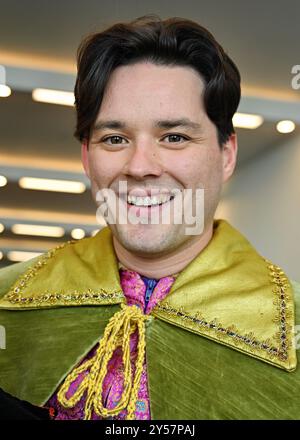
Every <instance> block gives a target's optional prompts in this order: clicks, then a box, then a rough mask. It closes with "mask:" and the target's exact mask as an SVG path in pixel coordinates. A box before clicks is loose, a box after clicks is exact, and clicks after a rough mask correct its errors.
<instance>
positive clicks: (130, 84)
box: [82, 62, 236, 258]
mask: <svg viewBox="0 0 300 440" xmlns="http://www.w3.org/2000/svg"><path fill="white" fill-rule="evenodd" d="M203 89H204V84H203V82H202V79H201V78H200V76H199V75H198V73H197V72H196V71H195V70H193V69H191V68H189V67H181V66H176V67H174V66H172V67H170V66H157V65H154V64H152V63H150V62H140V63H137V64H134V65H130V66H122V67H119V68H117V69H116V70H115V71H114V72H113V74H112V75H111V77H110V80H109V83H108V85H107V88H106V91H105V94H104V98H103V101H102V104H101V108H100V111H99V113H98V116H97V120H96V122H95V125H94V129H93V131H92V133H91V137H90V140H89V143H88V145H86V144H84V145H83V148H82V157H83V164H84V167H85V170H86V173H87V174H88V176H89V178H90V180H91V185H92V193H93V196H94V198H96V194H97V191H99V190H100V189H104V188H109V189H110V190H113V191H114V192H115V193H116V194H118V193H119V182H121V181H123V182H124V181H125V182H126V183H127V189H128V192H129V194H131V195H135V196H136V198H130V203H137V204H140V203H142V201H143V200H144V199H141V198H140V197H139V196H146V195H147V194H148V193H149V192H152V195H153V194H154V193H162V192H163V193H164V194H166V196H167V197H166V199H167V200H168V195H170V194H171V193H172V191H174V190H175V191H177V193H178V194H179V195H180V194H183V192H184V190H187V189H190V190H192V192H193V194H194V195H195V193H196V190H197V189H202V188H204V232H205V231H207V228H209V227H211V225H212V222H213V216H214V212H215V210H216V207H217V204H218V202H219V198H220V192H221V188H222V184H223V182H224V181H226V180H227V179H228V178H229V177H230V175H231V174H232V172H233V169H234V165H235V160H236V142H235V137H234V136H232V137H231V138H230V140H229V141H228V142H227V143H226V144H225V145H224V146H223V148H222V149H221V148H220V146H219V144H218V138H217V130H216V127H215V125H214V124H213V123H212V122H211V121H210V120H209V118H208V116H207V114H206V112H205V109H204V106H203V98H202V93H203ZM111 121H115V122H114V123H113V124H112V123H111ZM116 121H118V122H116ZM174 121H177V122H175V123H174ZM178 121H181V124H180V125H179V124H178ZM173 123H174V126H173ZM97 126H98V128H97ZM145 191H146V192H145ZM179 191H180V193H179ZM120 199H121V203H122V204H123V205H122V206H123V207H125V209H126V210H127V211H128V210H130V209H131V212H134V213H135V214H136V215H137V217H141V218H142V217H144V218H145V217H147V218H148V219H149V218H150V214H151V213H154V210H156V211H155V212H156V214H157V213H159V215H161V214H162V212H163V210H165V209H168V210H169V213H170V214H171V215H170V219H171V221H170V222H169V224H162V221H161V217H160V221H159V223H158V224H151V222H150V221H149V222H148V224H147V223H146V224H141V223H139V224H131V223H130V222H127V224H120V223H118V219H117V221H116V224H111V225H110V228H111V230H112V232H113V234H114V237H115V239H117V240H118V241H119V243H120V244H122V245H123V246H124V247H125V248H126V249H127V250H129V251H131V252H133V253H135V254H137V255H140V256H145V257H150V258H151V257H155V256H156V255H163V254H168V253H171V252H172V253H173V252H174V251H175V252H176V250H177V249H184V248H185V247H186V246H188V245H189V244H190V243H191V242H194V241H195V240H197V239H199V236H195V235H187V233H186V228H187V225H186V224H185V222H184V221H183V222H181V224H175V222H174V221H172V219H173V217H174V216H173V214H174V207H175V206H176V205H175V200H174V199H173V200H170V201H166V202H165V203H163V204H161V205H160V206H158V205H156V206H148V207H146V206H145V207H137V206H132V205H131V204H128V199H127V197H126V196H124V194H121V195H120ZM161 200H165V199H160V201H161ZM195 200H196V199H195V197H193V200H192V205H193V214H195V213H196V212H197V210H196V209H195V203H196V202H195ZM156 202H158V200H156ZM150 203H151V202H150ZM147 204H148V202H147ZM135 223H136V222H135Z"/></svg>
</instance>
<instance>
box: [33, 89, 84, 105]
mask: <svg viewBox="0 0 300 440" xmlns="http://www.w3.org/2000/svg"><path fill="white" fill-rule="evenodd" d="M32 99H33V100H34V101H37V102H45V103H48V104H59V105H68V106H71V107H73V106H74V101H75V97H74V93H72V92H64V91H62V90H52V89H34V90H33V91H32Z"/></svg>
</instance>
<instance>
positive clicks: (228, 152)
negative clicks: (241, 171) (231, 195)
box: [222, 134, 238, 183]
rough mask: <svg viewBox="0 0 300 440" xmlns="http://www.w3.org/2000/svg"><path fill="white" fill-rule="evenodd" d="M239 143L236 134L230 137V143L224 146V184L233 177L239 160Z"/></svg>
mask: <svg viewBox="0 0 300 440" xmlns="http://www.w3.org/2000/svg"><path fill="white" fill-rule="evenodd" d="M237 152H238V143H237V137H236V134H232V135H230V138H229V139H228V141H227V142H226V143H225V144H223V146H222V156H223V183H225V182H227V180H229V178H230V177H231V175H232V173H233V171H234V169H235V165H236V160H237Z"/></svg>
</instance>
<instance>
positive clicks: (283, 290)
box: [156, 260, 292, 361]
mask: <svg viewBox="0 0 300 440" xmlns="http://www.w3.org/2000/svg"><path fill="white" fill-rule="evenodd" d="M265 261H266V263H267V265H268V269H269V272H270V276H271V282H272V283H273V284H275V288H274V289H273V292H274V293H275V299H274V304H275V305H276V309H277V311H278V315H277V316H276V317H275V318H274V322H276V323H278V332H277V333H276V334H275V336H274V337H273V338H272V339H274V340H275V341H277V342H278V347H275V346H274V343H272V340H271V339H266V340H263V341H259V340H258V339H257V338H255V336H254V333H252V332H251V333H248V334H242V333H241V332H240V331H239V330H238V329H237V328H236V327H235V326H234V325H231V326H230V327H226V326H224V325H222V324H221V323H219V322H217V320H216V319H215V320H213V321H207V320H205V319H204V317H203V316H202V315H201V314H200V313H199V312H198V313H196V314H193V315H192V314H189V313H188V312H186V311H185V310H183V308H179V309H176V308H174V307H171V306H170V305H169V303H168V302H164V303H163V304H158V305H157V306H156V310H157V311H158V312H160V313H162V316H163V315H165V316H166V317H168V316H173V317H176V318H179V321H182V324H183V327H186V325H185V322H189V323H190V324H192V326H193V327H200V328H202V329H205V330H206V331H207V333H208V336H209V334H210V333H213V334H215V335H216V336H217V339H219V340H224V342H225V341H226V339H227V340H228V341H229V340H230V342H231V343H233V344H234V345H236V346H237V347H238V346H241V344H246V345H247V346H248V347H249V351H250V352H253V353H255V351H256V350H260V351H263V352H265V353H266V354H267V355H268V356H269V357H270V358H271V359H272V358H278V359H279V360H280V361H287V360H288V349H289V348H290V346H291V344H292V341H291V336H289V335H291V334H292V326H291V325H288V324H287V318H289V317H290V316H291V311H290V306H289V304H290V303H289V300H290V296H289V295H288V287H289V284H288V280H287V278H286V276H285V274H284V272H283V271H282V270H281V269H280V268H279V267H278V266H275V265H274V264H272V263H270V262H269V261H267V260H265Z"/></svg>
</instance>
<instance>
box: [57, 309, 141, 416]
mask: <svg viewBox="0 0 300 440" xmlns="http://www.w3.org/2000/svg"><path fill="white" fill-rule="evenodd" d="M121 308H122V309H121V310H120V311H119V312H117V313H115V314H114V315H113V316H112V317H111V318H110V320H109V322H108V324H107V326H106V328H105V331H104V335H103V337H102V339H101V341H100V345H99V347H98V349H97V351H96V353H95V355H94V356H93V357H92V358H91V359H88V360H86V361H85V362H84V363H83V364H82V365H80V366H79V367H77V368H75V369H74V370H73V371H72V372H71V373H70V374H69V375H68V376H67V378H66V379H65V381H64V383H63V385H62V386H61V388H60V390H59V392H58V394H57V397H58V401H59V402H60V403H61V404H62V405H63V406H64V407H66V408H73V407H74V406H75V405H76V404H77V403H78V402H79V401H80V399H81V398H82V396H83V394H84V393H85V391H87V396H86V402H85V411H84V414H85V416H84V420H90V419H91V417H92V412H93V410H94V411H95V413H96V414H97V415H98V416H101V417H108V416H116V415H118V414H119V413H120V412H121V411H122V410H124V409H127V417H126V420H133V419H134V412H135V406H136V401H137V396H138V391H139V386H140V380H141V376H142V371H143V363H144V355H145V321H146V320H147V319H149V316H148V315H144V314H143V312H142V311H141V309H140V308H139V307H137V306H136V305H133V306H128V305H125V304H122V305H121ZM136 329H138V332H139V335H138V347H137V359H136V363H135V374H134V380H133V381H132V372H131V362H130V335H131V334H132V333H133V332H134V331H135V330H136ZM119 346H122V352H123V365H124V385H123V392H122V395H121V398H120V400H119V402H118V404H117V406H116V407H115V408H112V409H108V408H105V407H104V406H103V403H102V386H103V381H104V379H105V376H106V374H107V365H108V362H109V361H110V359H111V358H112V356H113V353H114V351H115V350H116V348H117V347H119ZM88 370H89V371H88ZM85 371H88V374H87V375H86V376H85V377H84V379H83V380H82V382H81V383H80V384H79V386H78V388H77V389H76V391H75V393H74V394H73V396H72V397H70V398H67V397H66V394H67V392H68V390H69V388H70V385H71V384H72V382H74V380H76V379H77V377H78V376H79V375H80V374H81V373H83V372H85Z"/></svg>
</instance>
